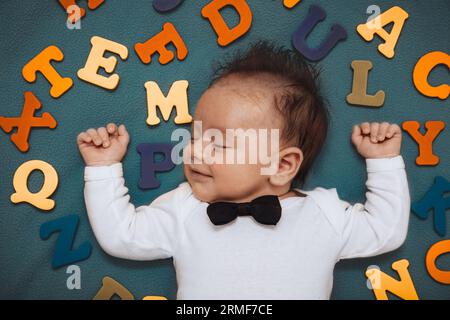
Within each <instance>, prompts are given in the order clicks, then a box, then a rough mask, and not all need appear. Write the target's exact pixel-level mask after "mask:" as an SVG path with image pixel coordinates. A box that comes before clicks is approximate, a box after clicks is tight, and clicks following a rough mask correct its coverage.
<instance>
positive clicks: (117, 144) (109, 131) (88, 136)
mask: <svg viewBox="0 0 450 320" xmlns="http://www.w3.org/2000/svg"><path fill="white" fill-rule="evenodd" d="M129 141H130V136H129V135H128V132H127V129H126V128H125V126H124V125H123V124H121V125H120V126H119V127H117V126H116V125H115V124H114V123H110V124H108V125H107V126H106V128H105V127H101V128H98V129H89V130H87V131H85V132H81V133H80V134H79V135H78V137H77V144H78V148H79V149H80V153H81V156H82V157H83V159H84V162H85V163H86V166H107V165H111V164H114V163H118V162H120V161H121V160H122V158H123V157H124V155H125V153H126V152H127V147H128V142H129Z"/></svg>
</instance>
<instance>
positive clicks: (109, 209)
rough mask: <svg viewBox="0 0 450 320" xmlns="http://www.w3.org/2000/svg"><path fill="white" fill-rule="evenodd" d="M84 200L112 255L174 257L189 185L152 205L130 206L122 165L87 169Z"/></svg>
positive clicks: (98, 234)
mask: <svg viewBox="0 0 450 320" xmlns="http://www.w3.org/2000/svg"><path fill="white" fill-rule="evenodd" d="M84 179H85V188H84V198H85V203H86V209H87V213H88V217H89V221H90V223H91V226H92V229H93V231H94V234H95V236H96V238H97V241H98V242H99V244H100V246H101V247H102V248H103V250H105V252H107V253H108V254H110V255H112V256H115V257H119V258H125V259H133V260H155V259H163V258H168V257H171V256H172V255H173V251H174V248H175V246H176V244H177V236H179V235H180V232H181V230H180V229H181V215H182V212H181V210H180V208H181V206H180V203H182V202H183V198H184V197H185V196H187V195H188V194H189V190H190V188H189V187H188V186H187V185H186V183H182V184H180V186H179V187H178V188H176V189H174V190H172V191H169V192H167V193H165V194H163V195H161V196H159V197H158V198H156V199H155V200H154V201H153V202H152V203H151V204H150V205H144V206H140V207H138V208H135V206H134V205H133V204H132V203H130V196H129V195H128V188H127V187H126V186H125V181H124V178H123V169H122V164H121V163H118V164H114V165H110V166H101V167H89V166H88V167H85V172H84Z"/></svg>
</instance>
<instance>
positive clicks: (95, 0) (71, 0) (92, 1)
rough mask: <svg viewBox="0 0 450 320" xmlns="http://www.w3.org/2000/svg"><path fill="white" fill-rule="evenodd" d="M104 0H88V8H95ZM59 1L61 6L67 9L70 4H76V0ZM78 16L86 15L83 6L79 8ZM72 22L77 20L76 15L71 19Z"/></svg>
mask: <svg viewBox="0 0 450 320" xmlns="http://www.w3.org/2000/svg"><path fill="white" fill-rule="evenodd" d="M103 2H105V0H88V8H89V9H91V10H95V9H97V8H98V7H100V5H101V4H102V3H103ZM59 3H60V4H61V6H62V7H63V8H64V10H66V11H67V8H69V7H70V6H74V5H75V6H77V1H76V0H59ZM80 13H81V15H80V18H83V17H84V16H85V15H86V10H85V9H83V8H80ZM69 19H71V15H69ZM71 22H72V23H75V22H77V17H75V16H74V17H73V19H71Z"/></svg>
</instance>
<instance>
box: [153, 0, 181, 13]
mask: <svg viewBox="0 0 450 320" xmlns="http://www.w3.org/2000/svg"><path fill="white" fill-rule="evenodd" d="M183 1H184V0H153V8H154V9H155V10H156V11H158V12H159V13H164V12H169V11H172V10H175V9H176V8H177V7H178V6H179V5H180V4H182V3H183Z"/></svg>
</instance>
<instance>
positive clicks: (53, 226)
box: [39, 214, 92, 269]
mask: <svg viewBox="0 0 450 320" xmlns="http://www.w3.org/2000/svg"><path fill="white" fill-rule="evenodd" d="M79 219H80V218H79V217H78V216H77V215H75V214H73V215H70V216H65V217H62V218H59V219H56V220H52V221H49V222H46V223H44V224H42V225H41V229H40V232H39V236H40V237H41V239H42V240H47V239H48V238H50V236H51V235H52V234H53V233H55V232H59V233H60V235H59V237H58V239H57V240H56V245H55V254H54V255H53V259H52V267H53V268H55V269H56V268H59V267H62V266H66V265H68V264H73V263H75V262H79V261H83V260H85V259H87V258H89V256H90V255H91V251H92V246H91V244H90V243H89V241H85V242H83V243H82V244H81V245H80V246H79V247H78V249H75V250H72V247H73V242H74V240H75V235H76V232H77V229H78V222H79Z"/></svg>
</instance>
